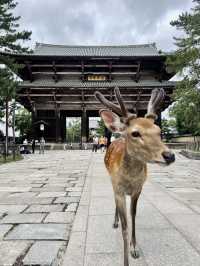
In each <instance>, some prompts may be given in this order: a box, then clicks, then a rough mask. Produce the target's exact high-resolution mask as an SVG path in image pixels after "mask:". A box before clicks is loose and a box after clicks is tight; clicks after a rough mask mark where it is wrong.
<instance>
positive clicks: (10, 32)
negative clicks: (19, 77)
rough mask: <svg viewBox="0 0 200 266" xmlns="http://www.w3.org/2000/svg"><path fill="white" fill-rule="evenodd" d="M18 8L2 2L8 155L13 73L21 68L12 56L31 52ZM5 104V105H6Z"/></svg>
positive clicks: (2, 95) (0, 71)
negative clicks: (20, 26) (25, 44)
mask: <svg viewBox="0 0 200 266" xmlns="http://www.w3.org/2000/svg"><path fill="white" fill-rule="evenodd" d="M16 6H17V2H15V1H14V0H1V2H0V51H1V53H0V64H1V65H2V64H3V65H4V66H5V67H1V68H0V103H1V108H0V115H1V116H3V115H4V112H5V113H6V154H7V151H8V148H7V147H8V116H9V110H8V109H9V101H10V100H11V99H12V98H14V97H15V93H16V87H17V83H16V80H15V78H14V75H13V73H14V72H17V70H18V68H19V67H20V66H19V65H17V64H16V63H15V62H14V60H13V59H11V57H10V55H12V54H13V53H26V52H29V49H28V47H24V46H22V42H24V41H26V40H29V39H30V36H31V32H29V31H25V30H24V31H20V30H19V20H20V16H14V15H13V10H14V8H15V7H16ZM4 103H5V104H4Z"/></svg>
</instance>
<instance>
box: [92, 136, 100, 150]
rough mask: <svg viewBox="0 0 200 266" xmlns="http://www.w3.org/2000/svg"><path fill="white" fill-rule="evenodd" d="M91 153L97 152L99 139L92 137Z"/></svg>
mask: <svg viewBox="0 0 200 266" xmlns="http://www.w3.org/2000/svg"><path fill="white" fill-rule="evenodd" d="M92 144H93V145H92V151H93V152H97V148H98V145H99V138H98V137H97V136H96V135H95V136H94V137H93V141H92Z"/></svg>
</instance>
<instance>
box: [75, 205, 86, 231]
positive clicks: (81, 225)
mask: <svg viewBox="0 0 200 266" xmlns="http://www.w3.org/2000/svg"><path fill="white" fill-rule="evenodd" d="M88 211H89V210H88V206H85V205H80V206H79V207H78V210H77V213H76V219H75V220H74V224H73V229H72V230H73V231H74V232H77V231H78V232H85V231H86V230H87V222H88Z"/></svg>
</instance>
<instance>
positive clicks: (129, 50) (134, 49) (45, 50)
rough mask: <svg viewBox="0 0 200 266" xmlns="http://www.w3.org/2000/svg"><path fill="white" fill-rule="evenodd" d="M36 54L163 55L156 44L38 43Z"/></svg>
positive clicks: (97, 55)
mask: <svg viewBox="0 0 200 266" xmlns="http://www.w3.org/2000/svg"><path fill="white" fill-rule="evenodd" d="M33 54H34V55H43V56H94V57H95V56H96V57H115V56H161V55H165V54H163V53H160V52H159V51H158V50H157V48H156V45H155V44H154V43H153V44H141V45H118V46H74V45H73V46H70V45H53V44H44V43H37V44H36V47H35V50H34V53H33Z"/></svg>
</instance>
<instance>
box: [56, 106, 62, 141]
mask: <svg viewBox="0 0 200 266" xmlns="http://www.w3.org/2000/svg"><path fill="white" fill-rule="evenodd" d="M55 115H56V142H61V135H60V132H61V130H60V110H59V109H58V107H57V108H56V109H55Z"/></svg>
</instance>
